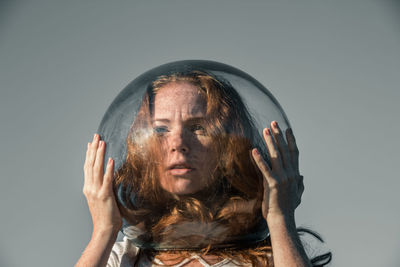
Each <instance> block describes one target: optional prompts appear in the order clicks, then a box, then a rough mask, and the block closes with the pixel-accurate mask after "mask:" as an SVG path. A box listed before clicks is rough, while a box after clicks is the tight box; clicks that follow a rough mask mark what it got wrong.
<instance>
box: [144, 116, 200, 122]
mask: <svg viewBox="0 0 400 267" xmlns="http://www.w3.org/2000/svg"><path fill="white" fill-rule="evenodd" d="M204 120H205V118H204V117H191V118H188V119H186V120H185V121H184V122H185V123H188V122H201V121H204ZM151 122H152V123H154V122H165V123H169V122H171V120H170V119H166V118H158V119H154V120H151Z"/></svg>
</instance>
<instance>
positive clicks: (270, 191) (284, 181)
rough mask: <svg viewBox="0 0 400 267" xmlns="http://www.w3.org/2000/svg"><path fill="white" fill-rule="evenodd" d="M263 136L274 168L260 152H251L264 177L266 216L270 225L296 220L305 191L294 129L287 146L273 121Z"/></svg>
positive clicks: (263, 211) (264, 208) (254, 150)
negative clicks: (277, 220)
mask: <svg viewBox="0 0 400 267" xmlns="http://www.w3.org/2000/svg"><path fill="white" fill-rule="evenodd" d="M263 136H264V140H265V143H266V145H267V149H268V153H269V156H270V160H271V167H269V166H268V164H267V163H266V162H265V161H264V160H263V158H262V157H261V155H260V154H259V152H258V151H257V149H253V151H252V156H253V158H254V160H255V162H256V164H257V166H258V168H259V169H260V171H261V173H262V174H263V176H264V199H263V203H262V213H263V216H264V218H265V220H267V221H268V219H270V218H274V217H276V216H278V217H282V216H283V218H288V217H289V218H293V217H294V210H295V209H296V207H297V206H298V205H299V204H300V202H301V196H302V194H303V191H304V184H303V176H301V175H300V173H299V150H298V148H297V145H296V141H295V138H294V135H293V132H292V130H291V129H288V130H286V139H287V141H288V143H286V142H285V140H284V138H283V135H282V131H281V129H280V128H279V126H278V123H277V122H276V121H273V122H272V123H271V130H270V129H268V128H265V129H264V131H263Z"/></svg>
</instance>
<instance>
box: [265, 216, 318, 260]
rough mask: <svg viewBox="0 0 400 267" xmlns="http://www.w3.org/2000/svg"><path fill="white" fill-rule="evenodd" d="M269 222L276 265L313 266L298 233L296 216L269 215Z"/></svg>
mask: <svg viewBox="0 0 400 267" xmlns="http://www.w3.org/2000/svg"><path fill="white" fill-rule="evenodd" d="M267 223H268V228H269V231H270V236H271V245H272V253H273V259H274V266H275V267H311V266H312V265H311V262H310V260H309V259H308V257H307V254H306V253H305V251H304V248H303V245H302V243H301V241H300V238H299V235H298V233H297V230H296V224H295V220H294V216H292V217H290V216H289V217H284V216H275V217H269V218H268V220H267Z"/></svg>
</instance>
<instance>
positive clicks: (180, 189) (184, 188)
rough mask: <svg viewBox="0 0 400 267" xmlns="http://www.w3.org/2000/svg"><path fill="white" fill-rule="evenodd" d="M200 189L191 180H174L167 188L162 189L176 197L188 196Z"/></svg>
mask: <svg viewBox="0 0 400 267" xmlns="http://www.w3.org/2000/svg"><path fill="white" fill-rule="evenodd" d="M201 189H202V188H201V187H200V186H198V185H196V184H194V183H193V181H192V180H191V179H186V178H174V181H173V182H172V183H170V184H169V186H168V188H164V190H166V191H168V192H170V193H172V194H176V195H190V194H194V193H196V192H198V191H200V190H201Z"/></svg>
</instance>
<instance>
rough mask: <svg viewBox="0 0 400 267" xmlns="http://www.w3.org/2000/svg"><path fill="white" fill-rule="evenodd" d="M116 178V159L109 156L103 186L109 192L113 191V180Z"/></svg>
mask: <svg viewBox="0 0 400 267" xmlns="http://www.w3.org/2000/svg"><path fill="white" fill-rule="evenodd" d="M113 178H114V160H113V159H112V158H108V162H107V167H106V173H105V174H104V181H103V187H104V188H105V189H106V190H107V191H108V190H110V191H109V192H111V191H112V181H113Z"/></svg>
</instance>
